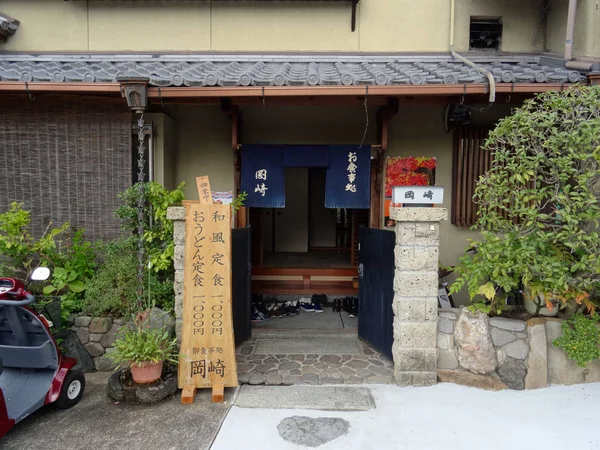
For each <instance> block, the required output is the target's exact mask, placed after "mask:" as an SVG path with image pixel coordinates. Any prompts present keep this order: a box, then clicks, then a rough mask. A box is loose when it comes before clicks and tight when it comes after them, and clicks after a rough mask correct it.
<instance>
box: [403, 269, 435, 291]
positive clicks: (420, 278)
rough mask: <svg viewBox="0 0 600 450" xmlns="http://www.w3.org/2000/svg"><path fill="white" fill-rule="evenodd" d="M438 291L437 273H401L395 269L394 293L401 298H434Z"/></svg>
mask: <svg viewBox="0 0 600 450" xmlns="http://www.w3.org/2000/svg"><path fill="white" fill-rule="evenodd" d="M437 290H438V273H437V271H436V272H403V271H400V270H397V269H396V273H395V275H394V291H395V292H396V293H398V294H399V295H402V296H403V297H435V296H437Z"/></svg>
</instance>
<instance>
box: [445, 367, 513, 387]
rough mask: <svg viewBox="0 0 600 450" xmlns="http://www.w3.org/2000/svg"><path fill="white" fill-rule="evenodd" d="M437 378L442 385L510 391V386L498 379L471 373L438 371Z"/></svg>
mask: <svg viewBox="0 0 600 450" xmlns="http://www.w3.org/2000/svg"><path fill="white" fill-rule="evenodd" d="M437 376H438V379H439V380H440V381H441V382H442V383H454V384H460V385H461V386H471V387H475V388H480V389H485V390H488V391H501V390H504V389H508V386H507V385H506V384H504V383H503V382H502V380H500V379H498V378H496V377H492V376H486V375H476V374H474V373H471V372H464V371H457V370H438V371H437Z"/></svg>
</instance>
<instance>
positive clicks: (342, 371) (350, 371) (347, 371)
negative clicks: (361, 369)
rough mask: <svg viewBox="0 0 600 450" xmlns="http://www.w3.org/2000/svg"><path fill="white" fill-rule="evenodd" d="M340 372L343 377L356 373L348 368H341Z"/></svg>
mask: <svg viewBox="0 0 600 450" xmlns="http://www.w3.org/2000/svg"><path fill="white" fill-rule="evenodd" d="M340 372H341V373H343V374H344V375H348V376H349V375H356V372H355V371H354V370H353V369H350V368H349V367H342V368H341V369H340Z"/></svg>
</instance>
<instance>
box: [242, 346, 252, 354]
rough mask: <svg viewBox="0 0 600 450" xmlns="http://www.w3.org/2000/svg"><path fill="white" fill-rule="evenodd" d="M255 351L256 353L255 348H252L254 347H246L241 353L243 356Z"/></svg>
mask: <svg viewBox="0 0 600 450" xmlns="http://www.w3.org/2000/svg"><path fill="white" fill-rule="evenodd" d="M253 351H254V347H252V346H246V347H242V348H241V349H240V353H241V354H242V355H250V354H251V353H252V352H253Z"/></svg>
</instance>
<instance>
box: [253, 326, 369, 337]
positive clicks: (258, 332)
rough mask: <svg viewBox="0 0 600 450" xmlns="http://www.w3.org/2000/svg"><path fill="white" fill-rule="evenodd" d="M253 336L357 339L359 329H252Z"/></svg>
mask: <svg viewBox="0 0 600 450" xmlns="http://www.w3.org/2000/svg"><path fill="white" fill-rule="evenodd" d="M252 337H253V338H256V339H309V340H310V339H330V338H331V339H338V338H339V339H357V338H358V330H357V329H356V328H355V329H351V328H345V329H340V330H314V329H304V328H297V329H259V328H253V329H252Z"/></svg>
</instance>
